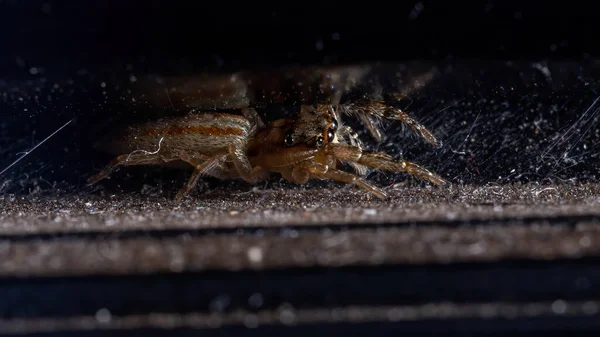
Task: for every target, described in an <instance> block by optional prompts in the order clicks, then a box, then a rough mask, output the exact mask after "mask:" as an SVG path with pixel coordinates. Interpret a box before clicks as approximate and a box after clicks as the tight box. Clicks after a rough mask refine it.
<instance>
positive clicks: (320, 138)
mask: <svg viewBox="0 0 600 337" xmlns="http://www.w3.org/2000/svg"><path fill="white" fill-rule="evenodd" d="M323 141H324V139H323V137H322V136H319V137H317V141H316V142H315V144H316V145H317V146H321V145H323Z"/></svg>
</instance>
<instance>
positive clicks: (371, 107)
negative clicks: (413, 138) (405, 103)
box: [339, 101, 442, 147]
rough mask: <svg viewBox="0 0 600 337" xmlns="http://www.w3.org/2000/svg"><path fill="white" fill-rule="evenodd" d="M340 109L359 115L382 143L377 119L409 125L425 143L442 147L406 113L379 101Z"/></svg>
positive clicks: (355, 104) (353, 104)
mask: <svg viewBox="0 0 600 337" xmlns="http://www.w3.org/2000/svg"><path fill="white" fill-rule="evenodd" d="M339 109H340V110H341V111H342V112H344V113H346V114H349V115H358V116H359V118H360V119H361V120H362V122H363V123H364V124H365V125H366V126H367V129H369V132H370V133H371V134H372V135H373V137H374V138H375V139H376V140H377V141H381V139H382V138H383V135H382V133H381V130H380V129H379V127H378V125H377V119H380V118H384V119H393V120H398V121H400V122H402V123H404V124H406V125H408V126H409V127H410V128H411V129H412V130H413V132H415V133H416V134H417V135H419V136H420V137H422V138H423V139H425V141H426V142H427V143H429V144H431V145H434V146H436V147H441V146H442V142H441V141H439V140H438V139H436V138H435V136H434V135H433V133H431V131H429V130H428V129H427V128H426V127H425V126H423V125H422V124H421V123H419V122H418V121H417V120H416V119H414V118H413V117H411V116H410V115H409V114H407V113H406V112H404V111H402V110H400V109H398V108H396V107H393V106H390V105H387V104H384V103H382V102H378V101H371V102H363V103H347V104H343V105H339Z"/></svg>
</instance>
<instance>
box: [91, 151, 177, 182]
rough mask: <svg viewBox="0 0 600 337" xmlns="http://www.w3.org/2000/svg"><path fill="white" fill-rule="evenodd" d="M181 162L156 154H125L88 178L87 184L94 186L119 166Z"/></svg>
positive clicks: (175, 158)
mask: <svg viewBox="0 0 600 337" xmlns="http://www.w3.org/2000/svg"><path fill="white" fill-rule="evenodd" d="M176 160H181V158H179V157H163V156H159V155H157V154H154V153H131V154H123V155H120V156H118V157H116V158H115V159H113V160H112V161H111V162H110V163H108V165H106V166H105V167H104V168H103V169H102V171H100V172H99V173H97V174H95V175H93V176H91V177H89V178H88V180H87V182H88V184H90V185H93V184H95V183H97V182H99V181H100V180H102V179H105V178H106V177H108V176H109V175H110V174H111V173H112V172H113V171H114V170H115V169H116V168H117V167H119V166H134V165H160V164H165V163H168V162H172V161H176Z"/></svg>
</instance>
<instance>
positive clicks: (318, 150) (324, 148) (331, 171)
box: [88, 102, 447, 200]
mask: <svg viewBox="0 0 600 337" xmlns="http://www.w3.org/2000/svg"><path fill="white" fill-rule="evenodd" d="M389 111H395V114H394V115H393V117H395V119H399V120H401V121H403V122H405V123H407V124H408V125H409V126H411V128H412V129H413V130H415V131H416V132H417V133H418V134H420V135H421V136H422V137H423V138H424V139H426V140H427V141H428V142H429V143H432V144H436V143H438V142H437V140H436V139H435V137H434V136H433V135H432V134H431V132H429V131H428V130H427V129H426V128H425V127H424V126H422V125H421V124H419V123H417V122H416V121H415V120H414V119H412V118H411V117H410V116H408V115H407V114H406V113H404V112H398V111H399V110H398V109H395V108H391V107H388V106H385V105H383V104H382V103H378V102H370V103H364V104H347V105H339V106H338V107H337V109H336V108H334V106H332V105H326V104H318V105H302V106H301V108H300V112H299V113H298V115H297V116H295V118H284V119H278V120H275V121H273V122H271V123H270V124H267V125H265V124H264V123H263V122H262V120H261V118H260V117H259V116H258V114H257V113H256V111H255V110H254V109H252V108H246V109H243V110H242V112H243V115H244V116H240V115H234V114H228V113H216V112H191V113H189V114H188V115H186V116H183V117H170V118H165V119H161V120H158V121H153V122H147V123H145V124H141V125H135V126H130V127H129V129H128V131H127V132H126V133H125V134H124V135H123V136H122V137H121V138H119V139H117V140H115V141H114V143H113V145H114V147H113V151H115V152H116V153H119V154H120V155H119V156H118V157H116V158H115V159H114V160H113V161H112V162H111V163H109V164H108V165H107V166H106V167H105V168H104V169H103V170H102V171H101V172H100V173H98V174H97V175H95V176H92V177H90V179H89V180H88V182H89V183H90V184H94V183H96V182H98V181H100V180H101V179H103V178H105V177H107V176H108V175H109V174H110V172H111V171H112V170H113V169H114V168H116V167H118V166H127V165H152V164H154V165H162V164H167V163H171V162H184V163H187V164H189V165H191V166H192V167H193V168H194V172H193V173H192V176H191V177H190V179H189V181H188V183H187V184H186V185H185V186H184V187H183V188H181V189H180V191H179V192H178V193H177V196H176V199H177V200H179V199H181V198H182V197H183V196H184V195H185V194H186V193H187V192H188V191H189V190H190V189H192V188H193V187H194V186H195V184H196V182H197V181H198V179H199V178H200V177H201V176H202V175H209V176H213V177H217V178H220V179H236V178H241V179H243V180H245V181H247V182H249V183H257V182H259V181H262V180H264V179H266V178H268V176H269V174H270V173H271V172H277V173H280V174H281V175H282V176H283V177H284V178H285V179H286V180H288V181H291V182H294V183H297V184H304V183H306V182H308V181H309V180H311V179H331V180H335V181H339V182H343V183H348V184H354V185H356V186H359V187H361V188H363V189H365V190H367V191H369V192H371V193H373V194H374V195H376V196H377V197H379V198H385V197H386V196H387V195H386V193H385V192H384V191H383V190H382V189H380V188H378V187H376V186H374V185H372V184H371V183H369V182H367V181H365V180H364V179H363V178H361V177H360V174H362V173H364V172H365V169H366V168H373V169H377V170H383V171H390V172H407V173H409V174H412V175H415V176H417V177H419V178H423V179H426V180H429V181H430V182H432V183H434V184H436V185H446V184H447V182H446V181H445V180H444V179H443V178H441V177H440V176H438V175H436V174H434V173H432V172H430V171H429V170H427V169H425V168H423V167H421V166H419V165H417V164H414V163H411V162H408V161H405V160H393V158H392V157H391V156H390V155H388V154H385V153H380V152H369V151H365V150H363V148H362V146H361V144H360V141H358V139H357V138H356V136H355V134H354V133H353V132H352V130H351V129H350V128H349V127H347V126H343V127H342V126H340V125H338V119H339V118H337V117H336V116H337V115H338V114H339V113H340V112H346V113H348V112H353V113H357V114H371V115H375V116H378V117H384V118H387V117H390V116H392V115H391V114H390V113H389ZM157 145H158V149H157V150H156V151H148V150H140V149H153V148H154V149H156V147H157ZM341 163H348V164H350V165H351V166H352V167H353V168H354V169H355V170H356V171H357V173H358V174H359V175H357V174H354V173H350V172H346V171H342V170H340V169H338V166H339V164H341Z"/></svg>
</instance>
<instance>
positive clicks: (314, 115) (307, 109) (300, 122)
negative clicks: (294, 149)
mask: <svg viewBox="0 0 600 337" xmlns="http://www.w3.org/2000/svg"><path fill="white" fill-rule="evenodd" d="M337 130H338V121H337V119H336V118H335V113H334V111H333V107H332V106H331V105H325V104H319V105H317V106H311V105H303V106H302V107H301V108H300V113H299V114H298V117H297V118H296V119H295V120H294V123H293V124H292V127H291V128H290V129H289V130H288V132H287V133H286V134H285V137H284V139H283V143H284V145H285V146H287V147H290V146H295V145H299V144H305V145H308V146H311V147H320V146H322V145H325V144H328V143H333V142H336V141H337V136H336V133H337Z"/></svg>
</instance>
